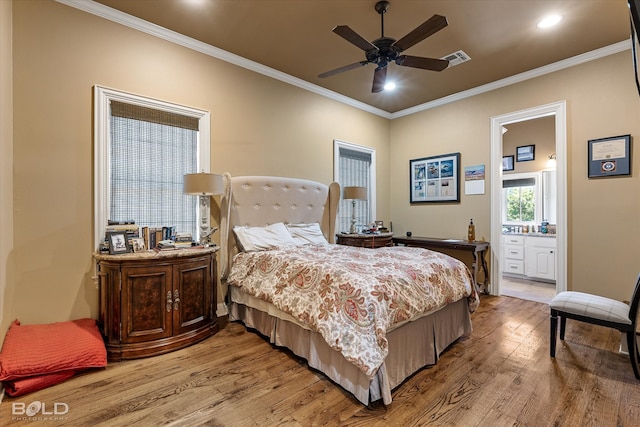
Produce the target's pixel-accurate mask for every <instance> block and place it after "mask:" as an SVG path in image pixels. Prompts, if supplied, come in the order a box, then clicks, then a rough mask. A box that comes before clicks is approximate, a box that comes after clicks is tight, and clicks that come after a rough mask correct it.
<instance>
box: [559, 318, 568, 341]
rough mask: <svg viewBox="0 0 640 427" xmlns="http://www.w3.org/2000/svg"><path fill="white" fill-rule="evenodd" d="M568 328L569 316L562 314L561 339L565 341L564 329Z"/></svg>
mask: <svg viewBox="0 0 640 427" xmlns="http://www.w3.org/2000/svg"><path fill="white" fill-rule="evenodd" d="M566 329H567V318H566V317H564V316H560V339H561V340H562V341H564V331H565V330H566Z"/></svg>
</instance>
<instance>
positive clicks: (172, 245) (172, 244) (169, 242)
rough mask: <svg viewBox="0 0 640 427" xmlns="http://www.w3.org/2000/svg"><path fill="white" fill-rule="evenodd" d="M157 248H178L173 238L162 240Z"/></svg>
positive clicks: (167, 249) (165, 249)
mask: <svg viewBox="0 0 640 427" xmlns="http://www.w3.org/2000/svg"><path fill="white" fill-rule="evenodd" d="M156 249H157V250H160V251H169V250H173V249H176V244H175V242H174V241H173V240H160V241H159V242H158V244H157V245H156Z"/></svg>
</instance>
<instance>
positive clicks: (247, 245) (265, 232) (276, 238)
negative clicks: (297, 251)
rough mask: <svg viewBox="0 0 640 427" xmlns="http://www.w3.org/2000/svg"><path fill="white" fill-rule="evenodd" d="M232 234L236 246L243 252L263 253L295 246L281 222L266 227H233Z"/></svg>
mask: <svg viewBox="0 0 640 427" xmlns="http://www.w3.org/2000/svg"><path fill="white" fill-rule="evenodd" d="M233 232H234V233H235V235H236V240H237V241H238V244H239V245H240V247H241V249H242V250H243V251H245V252H252V251H264V250H267V249H275V248H278V247H281V246H287V245H293V244H295V241H294V240H293V238H292V237H291V234H289V231H287V227H285V226H284V224H283V223H281V222H276V223H275V224H271V225H267V226H266V227H248V226H235V227H233Z"/></svg>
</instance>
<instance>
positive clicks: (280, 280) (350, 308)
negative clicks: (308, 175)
mask: <svg viewBox="0 0 640 427" xmlns="http://www.w3.org/2000/svg"><path fill="white" fill-rule="evenodd" d="M226 182H227V184H226V190H225V194H224V195H223V197H222V201H221V212H222V214H221V233H222V234H221V238H222V240H223V242H224V246H223V249H224V250H223V251H222V253H221V264H222V265H221V281H222V284H223V287H226V290H227V297H226V302H227V304H228V310H229V320H230V321H240V322H242V323H244V325H245V326H246V327H247V328H251V329H254V330H256V331H258V332H259V333H261V334H262V335H264V336H266V337H267V338H268V339H269V340H270V342H271V343H272V344H274V345H276V346H282V347H286V348H288V349H290V350H291V351H292V352H293V353H294V354H296V355H298V356H300V357H302V358H304V359H306V360H307V363H308V365H309V366H310V367H312V368H314V369H317V370H319V371H321V372H322V373H324V374H325V375H326V376H327V377H328V378H330V379H331V380H332V381H334V382H335V383H336V384H338V385H340V386H341V387H343V388H344V389H345V390H347V391H348V392H350V393H351V394H353V396H354V397H355V398H356V399H357V400H359V401H360V402H362V403H363V404H364V405H369V404H370V403H372V402H375V401H379V400H382V402H383V403H384V404H390V403H391V401H392V395H391V391H392V390H393V389H394V388H395V387H397V386H398V385H400V384H401V383H402V382H403V381H404V380H405V379H406V378H407V377H409V376H410V375H411V374H413V373H414V372H416V371H418V370H419V369H421V368H423V367H425V366H428V365H433V364H435V363H436V362H437V360H438V357H439V355H440V354H441V353H442V352H443V351H444V350H445V349H446V348H447V347H448V346H449V345H451V344H452V343H453V342H455V341H456V340H457V339H458V338H459V337H461V336H462V335H464V334H468V333H470V332H471V329H472V327H471V316H470V314H471V313H472V312H473V311H474V310H475V308H476V307H477V305H478V302H479V299H478V295H477V293H476V290H475V287H474V286H473V280H472V278H471V273H470V272H469V269H468V268H467V267H466V266H465V265H464V264H463V263H462V262H460V261H458V260H455V259H454V258H451V257H449V256H447V255H444V254H440V253H438V252H433V251H430V250H427V249H422V248H408V247H400V246H398V247H388V248H379V249H367V248H355V247H348V246H342V245H335V244H334V242H335V234H336V223H335V221H336V214H337V206H338V202H339V199H340V187H339V185H338V184H337V183H332V184H330V185H325V184H322V183H318V182H314V181H309V180H303V179H294V178H283V177H268V176H243V177H230V176H229V175H227V176H226ZM283 227H285V228H286V230H287V231H289V232H290V233H289V234H290V236H294V239H293V240H294V241H295V242H294V243H293V244H289V242H288V240H287V239H288V237H287V236H286V234H287V233H286V232H283V231H282V230H283ZM296 227H300V228H296ZM256 230H257V231H256ZM265 230H266V231H265ZM274 230H275V231H274ZM254 232H255V233H258V234H257V235H252V233H254ZM263 232H268V233H275V234H277V235H280V234H281V235H282V239H284V241H285V243H286V244H285V243H283V244H273V243H272V242H271V246H270V245H269V244H268V243H269V242H267V243H265V247H261V246H260V245H261V244H262V243H263V241H262V240H261V239H262V237H261V236H260V234H259V233H263ZM307 232H309V233H307ZM318 234H320V238H321V240H323V241H324V244H322V243H321V242H319V241H318ZM247 235H248V236H249V237H247ZM256 236H258V237H256ZM269 236H271V234H269ZM301 236H302V237H303V239H302V240H301V239H300V237H301ZM279 238H280V237H277V238H276V243H277V242H278V240H277V239H279ZM305 238H306V240H307V243H308V244H301V243H300V242H301V241H303V242H304V240H305ZM427 262H428V263H429V264H425V263H427ZM409 279H411V280H409ZM420 280H421V281H422V282H421V285H419V286H418V285H413V284H412V283H413V281H420ZM398 281H399V283H400V284H401V285H402V286H398V285H397V282H398ZM425 283H433V284H437V285H438V286H435V285H434V286H426V285H425ZM360 286H362V288H360ZM414 286H416V287H415V289H414V288H413V287H414ZM409 289H413V290H412V291H409ZM405 293H407V294H413V297H411V298H412V299H411V300H410V302H407V301H404V300H402V299H401V298H400V296H399V294H405ZM312 298H318V300H313V299H312ZM343 328H344V329H343Z"/></svg>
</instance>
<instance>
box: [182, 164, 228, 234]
mask: <svg viewBox="0 0 640 427" xmlns="http://www.w3.org/2000/svg"><path fill="white" fill-rule="evenodd" d="M182 191H183V192H184V193H185V194H194V195H197V196H199V203H198V205H199V209H200V212H199V214H200V221H199V227H198V228H199V230H198V243H200V244H201V245H202V246H209V245H210V244H211V235H212V234H213V233H214V232H215V231H216V230H217V229H218V227H216V228H211V226H210V222H209V212H210V209H211V199H210V198H211V196H214V195H216V194H222V193H223V192H224V177H223V176H222V175H216V174H214V173H204V172H201V173H190V174H186V175H185V176H184V185H183V190H182Z"/></svg>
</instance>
